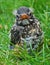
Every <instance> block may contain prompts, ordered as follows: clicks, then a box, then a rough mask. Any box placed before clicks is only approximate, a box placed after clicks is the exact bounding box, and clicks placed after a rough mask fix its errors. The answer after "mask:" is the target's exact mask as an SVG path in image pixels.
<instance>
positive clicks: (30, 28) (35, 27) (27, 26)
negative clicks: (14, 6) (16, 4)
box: [10, 7, 43, 50]
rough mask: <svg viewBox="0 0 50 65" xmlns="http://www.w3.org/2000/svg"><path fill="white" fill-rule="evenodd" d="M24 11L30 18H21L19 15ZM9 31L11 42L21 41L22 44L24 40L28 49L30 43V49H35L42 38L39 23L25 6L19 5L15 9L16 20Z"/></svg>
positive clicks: (18, 42) (17, 42)
mask: <svg viewBox="0 0 50 65" xmlns="http://www.w3.org/2000/svg"><path fill="white" fill-rule="evenodd" d="M24 13H25V14H27V15H28V16H30V18H29V19H24V20H21V19H20V16H21V15H22V14H24ZM10 33H11V42H12V43H13V44H20V43H22V44H23V45H24V42H25V41H26V46H27V49H28V50H30V44H31V46H32V49H33V50H35V49H36V48H37V47H38V46H39V45H40V44H41V43H42V39H43V32H42V30H41V28H40V23H39V21H38V20H37V19H36V18H35V17H34V16H33V14H32V12H31V11H30V9H29V8H27V7H20V8H19V9H18V10H17V15H16V22H15V24H14V25H13V26H12V29H11V32H10Z"/></svg>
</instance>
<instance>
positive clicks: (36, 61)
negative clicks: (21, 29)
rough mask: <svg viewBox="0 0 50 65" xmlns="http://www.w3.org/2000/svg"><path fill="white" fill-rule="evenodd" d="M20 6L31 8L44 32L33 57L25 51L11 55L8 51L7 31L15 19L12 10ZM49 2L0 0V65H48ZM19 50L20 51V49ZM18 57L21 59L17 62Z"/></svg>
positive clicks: (44, 0)
mask: <svg viewBox="0 0 50 65" xmlns="http://www.w3.org/2000/svg"><path fill="white" fill-rule="evenodd" d="M21 6H27V7H31V8H33V11H34V12H33V14H34V15H35V16H36V18H37V19H38V20H39V21H40V23H41V27H42V30H43V32H44V44H43V48H42V50H41V51H40V52H38V53H37V52H34V54H35V57H34V56H30V55H28V54H27V53H26V52H25V50H24V51H23V52H22V53H21V54H17V52H16V53H15V54H13V52H14V51H13V50H10V49H9V47H8V46H9V44H10V40H9V37H8V36H9V30H10V28H11V27H12V25H13V23H14V20H15V17H14V16H13V15H12V11H13V10H14V9H18V8H19V7H21ZM48 46H50V0H0V65H50V48H49V47H48ZM20 50H21V49H20ZM18 57H22V58H23V59H22V60H19V59H18Z"/></svg>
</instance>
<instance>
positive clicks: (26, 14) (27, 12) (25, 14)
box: [13, 6, 33, 20]
mask: <svg viewBox="0 0 50 65" xmlns="http://www.w3.org/2000/svg"><path fill="white" fill-rule="evenodd" d="M32 12H33V11H32V9H31V8H28V7H24V6H22V7H20V8H19V9H18V10H14V11H13V14H14V15H15V16H16V17H17V18H18V19H21V20H24V19H29V18H31V16H32Z"/></svg>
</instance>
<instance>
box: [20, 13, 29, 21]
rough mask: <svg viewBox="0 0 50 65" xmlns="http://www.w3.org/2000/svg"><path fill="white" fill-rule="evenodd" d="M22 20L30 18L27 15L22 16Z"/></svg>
mask: <svg viewBox="0 0 50 65" xmlns="http://www.w3.org/2000/svg"><path fill="white" fill-rule="evenodd" d="M20 19H22V20H24V19H29V16H28V15H27V14H21V16H20Z"/></svg>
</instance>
